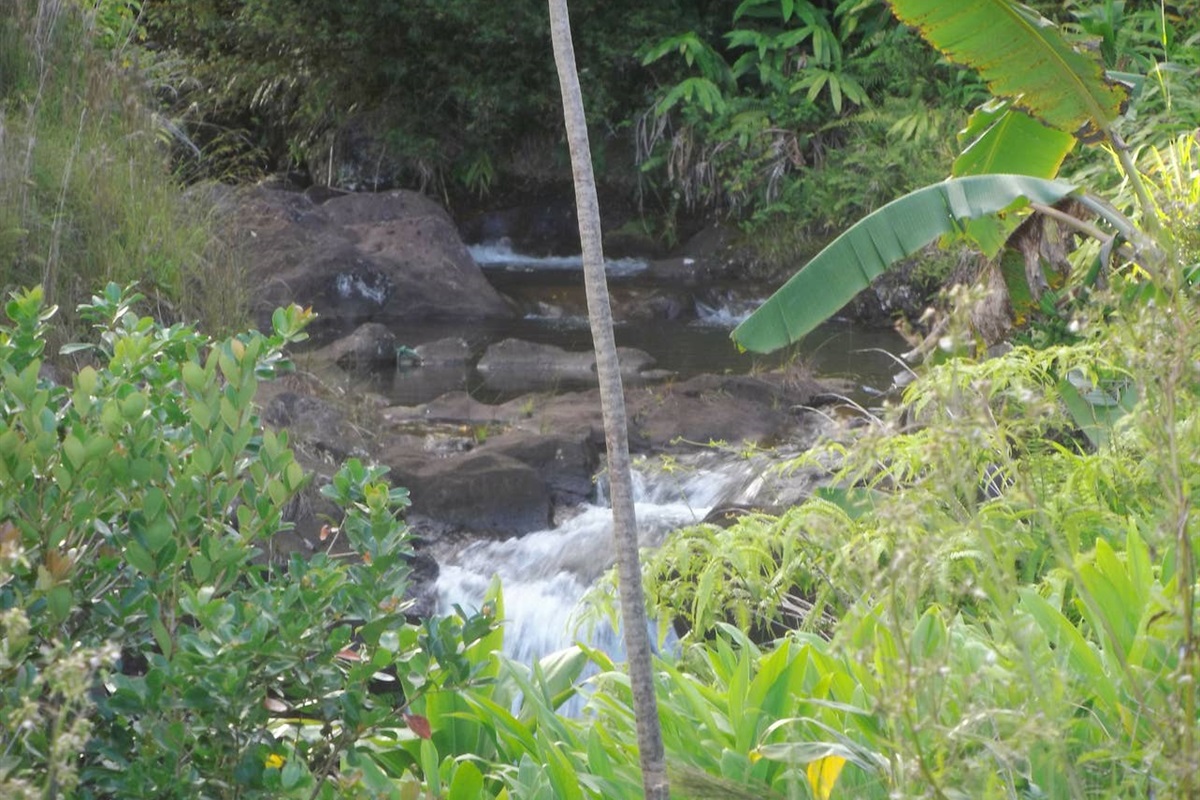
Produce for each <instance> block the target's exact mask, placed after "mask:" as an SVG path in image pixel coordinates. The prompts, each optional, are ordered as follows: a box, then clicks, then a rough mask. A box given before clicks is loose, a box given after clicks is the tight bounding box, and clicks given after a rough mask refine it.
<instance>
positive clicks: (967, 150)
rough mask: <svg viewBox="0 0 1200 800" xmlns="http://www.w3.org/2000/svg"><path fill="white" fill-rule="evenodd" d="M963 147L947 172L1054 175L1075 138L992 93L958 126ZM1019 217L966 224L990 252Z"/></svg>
mask: <svg viewBox="0 0 1200 800" xmlns="http://www.w3.org/2000/svg"><path fill="white" fill-rule="evenodd" d="M958 142H959V145H960V146H962V148H963V151H962V153H961V154H959V156H958V158H956V159H955V160H954V167H953V169H952V170H951V172H950V174H951V175H953V176H954V177H956V178H962V177H965V176H967V175H995V174H1001V173H1006V174H1010V175H1031V176H1033V177H1035V178H1046V179H1050V178H1054V177H1055V176H1057V175H1058V170H1059V168H1060V167H1061V166H1062V162H1063V159H1064V158H1066V157H1067V153H1069V152H1071V148H1073V147H1074V146H1075V137H1074V136H1072V135H1071V134H1069V133H1065V132H1063V131H1060V130H1058V129H1057V128H1051V127H1049V126H1048V125H1045V124H1043V123H1041V122H1039V121H1038V120H1036V119H1034V118H1033V117H1031V116H1029V115H1028V114H1026V113H1024V112H1022V111H1018V110H1017V109H1016V108H1014V107H1013V103H1012V101H1011V100H1003V99H1000V98H995V99H992V100H989V101H988V102H986V103H984V104H983V105H981V106H980V107H979V108H977V109H975V111H974V112H972V114H971V118H970V119H969V120H967V127H966V128H964V129H963V130H961V131H959V134H958ZM1018 222H1019V220H1015V219H1012V220H1001V219H998V218H996V217H983V218H982V219H974V220H971V221H970V222H968V223H967V230H966V235H967V238H968V239H970V240H972V241H974V242H975V243H976V244H977V245H978V246H979V248H980V249H981V250H982V251H983V252H984V254H985V255H987V256H988V257H993V256H995V255H996V254H997V253H999V252H1000V248H1002V247H1003V246H1004V242H1005V241H1007V240H1008V237H1009V236H1010V235H1012V232H1013V231H1014V230H1016V227H1017V224H1018Z"/></svg>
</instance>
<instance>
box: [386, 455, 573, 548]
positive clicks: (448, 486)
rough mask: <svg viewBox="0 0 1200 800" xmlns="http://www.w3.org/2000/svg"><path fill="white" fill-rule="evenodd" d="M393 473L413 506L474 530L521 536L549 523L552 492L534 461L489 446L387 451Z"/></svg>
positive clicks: (395, 480)
mask: <svg viewBox="0 0 1200 800" xmlns="http://www.w3.org/2000/svg"><path fill="white" fill-rule="evenodd" d="M384 463H386V464H388V466H390V467H391V470H392V471H391V475H390V477H391V479H392V481H393V482H395V483H397V484H398V485H401V486H406V487H408V490H409V493H410V495H411V497H412V503H413V505H412V508H413V511H414V512H417V513H419V514H423V515H425V516H428V517H432V518H434V519H437V520H440V521H443V522H447V523H450V524H452V525H457V526H461V527H462V528H464V529H467V530H470V531H473V532H475V533H481V534H490V535H496V536H520V535H522V534H525V533H530V532H531V531H536V530H543V529H545V528H548V527H550V523H551V512H552V508H551V496H550V490H549V488H548V487H547V485H546V482H545V480H544V479H543V478H542V476H541V475H539V474H538V471H537V470H536V469H534V468H533V467H531V466H529V465H528V464H525V463H523V462H521V461H518V460H517V459H515V458H512V457H510V456H506V455H503V454H500V453H491V452H487V451H486V450H480V451H471V452H467V453H463V454H461V455H456V456H451V457H447V458H429V457H426V456H422V455H416V454H412V453H392V452H389V453H385V455H384Z"/></svg>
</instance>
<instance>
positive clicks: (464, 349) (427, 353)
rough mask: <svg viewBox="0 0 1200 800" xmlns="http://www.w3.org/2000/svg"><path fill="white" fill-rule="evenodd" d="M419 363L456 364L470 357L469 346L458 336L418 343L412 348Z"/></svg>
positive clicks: (424, 364)
mask: <svg viewBox="0 0 1200 800" xmlns="http://www.w3.org/2000/svg"><path fill="white" fill-rule="evenodd" d="M413 350H414V351H415V352H416V354H417V358H419V359H420V360H421V364H422V365H423V366H426V367H434V366H441V367H446V366H458V365H461V364H465V363H467V362H468V361H469V360H470V359H471V347H470V345H468V344H467V341H466V340H465V339H463V338H460V337H452V338H449V339H438V340H437V341H435V342H428V343H426V344H419V345H417V346H416V347H414V348H413Z"/></svg>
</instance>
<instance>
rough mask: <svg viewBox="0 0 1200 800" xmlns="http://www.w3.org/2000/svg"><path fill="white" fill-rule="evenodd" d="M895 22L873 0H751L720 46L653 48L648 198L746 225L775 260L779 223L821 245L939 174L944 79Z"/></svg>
mask: <svg viewBox="0 0 1200 800" xmlns="http://www.w3.org/2000/svg"><path fill="white" fill-rule="evenodd" d="M888 19H889V17H888V14H887V13H886V10H885V9H884V8H883V6H882V4H880V3H877V2H873V0H866V2H861V1H857V2H856V1H849V0H848V1H847V2H841V3H836V4H823V3H809V2H795V3H793V2H786V3H779V2H776V1H775V0H746V2H743V3H741V4H740V5H739V6H738V8H737V9H736V11H735V13H734V15H733V20H732V23H733V27H732V30H730V31H729V32H728V33H726V34H725V35H724V36H723V37H720V39H719V38H718V37H716V36H707V37H706V36H704V35H702V33H700V32H697V31H694V30H693V31H691V32H688V33H685V34H681V35H678V36H674V37H670V38H668V39H665V40H663V41H661V42H659V43H658V44H657V45H656V46H654V47H652V48H650V49H648V50H647V51H646V54H645V56H644V62H645V63H646V64H647V65H649V66H650V67H651V68H652V69H653V70H654V71H655V73H656V74H659V75H661V77H660V78H659V80H660V81H661V82H662V84H663V88H662V89H660V90H659V93H658V97H659V100H658V102H657V104H656V105H655V106H654V108H653V109H652V110H651V112H649V114H648V115H647V116H645V117H644V118H643V119H642V120H641V121H640V122H639V142H638V145H639V160H640V161H641V165H642V170H643V173H644V175H645V178H646V186H647V188H648V189H649V190H650V191H651V192H653V193H657V195H658V196H661V197H669V198H670V199H669V200H667V201H666V204H667V205H668V206H672V205H674V206H679V207H687V208H696V207H716V208H722V209H727V210H731V211H733V212H735V213H737V214H738V215H739V216H742V217H745V218H749V221H750V227H751V228H752V229H753V230H754V231H755V232H756V233H763V232H765V233H766V236H767V240H768V241H766V242H764V243H763V247H764V249H765V250H767V251H770V250H771V248H772V246H773V245H772V241H773V240H775V239H778V238H779V233H772V232H771V225H772V223H773V222H774V221H776V220H780V219H782V218H784V217H785V216H787V217H788V220H787V224H788V225H790V226H792V227H795V228H799V229H801V230H810V231H812V232H815V233H816V234H817V235H823V234H824V233H826V232H828V231H829V230H837V229H840V228H841V226H842V224H843V220H844V219H845V217H846V216H847V215H851V214H859V213H863V212H864V211H869V210H871V209H873V208H874V207H875V206H876V205H880V204H882V202H884V200H885V199H886V198H888V197H891V196H894V194H895V193H896V192H898V191H899V192H903V191H907V190H909V189H911V188H913V187H915V186H917V185H920V183H921V180H922V178H923V177H924V176H925V170H926V168H930V167H932V168H933V169H934V172H933V173H932V174H931V175H930V176H931V177H932V175H936V174H938V173H937V172H936V167H934V165H935V164H936V163H937V161H938V153H937V152H936V150H931V149H930V148H929V147H928V145H929V143H930V142H932V141H936V137H931V136H927V135H926V134H927V133H928V132H929V126H930V122H929V120H930V119H934V120H938V119H939V118H940V117H941V116H942V115H941V114H940V113H939V112H938V111H936V110H935V109H934V108H932V104H931V103H930V102H928V101H929V100H931V99H932V98H933V97H934V96H935V94H936V92H938V91H941V90H942V83H941V82H942V78H941V75H942V71H941V70H939V69H937V68H936V66H935V62H934V59H933V58H932V57H931V56H930V54H929V53H928V52H927V51H923V50H922V49H921V48H920V47H919V46H917V43H916V41H915V39H914V38H913V37H912V36H910V35H908V34H907V33H906V32H905V31H904V30H903V29H901V28H898V27H896V26H895V25H889V24H888ZM721 39H723V42H721V43H720V44H718V42H719V41H720V40H721ZM680 57H681V58H680ZM681 68H682V71H681ZM931 77H932V78H933V80H931ZM935 126H936V122H935ZM910 144H915V146H909V145H910ZM881 176H886V177H881ZM881 179H882V180H887V181H888V182H889V186H888V187H883V188H882V189H881V190H880V191H876V190H875V188H874V187H872V186H870V184H871V183H872V182H873V181H876V180H881ZM851 187H852V188H851ZM889 188H890V192H889ZM755 238H756V239H758V238H760V237H759V236H756V237H755ZM781 246H786V245H783V244H781ZM768 258H770V254H769V252H768ZM779 260H783V259H782V258H780V259H779Z"/></svg>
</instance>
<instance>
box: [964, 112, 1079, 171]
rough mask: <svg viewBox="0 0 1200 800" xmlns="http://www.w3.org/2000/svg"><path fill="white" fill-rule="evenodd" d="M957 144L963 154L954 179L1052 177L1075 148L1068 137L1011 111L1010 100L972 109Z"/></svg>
mask: <svg viewBox="0 0 1200 800" xmlns="http://www.w3.org/2000/svg"><path fill="white" fill-rule="evenodd" d="M958 141H959V144H960V145H961V146H962V148H963V151H962V153H960V154H959V156H958V158H956V159H954V169H953V171H952V173H951V174H953V175H954V177H956V178H961V177H964V176H966V175H996V174H1002V173H1003V174H1008V175H1032V176H1033V177H1035V178H1047V179H1049V178H1053V177H1055V176H1056V175H1058V170H1059V168H1060V167H1061V166H1062V162H1063V159H1064V158H1066V157H1067V153H1069V152H1071V148H1072V147H1074V146H1075V138H1074V137H1073V136H1071V135H1070V134H1067V133H1064V132H1063V131H1060V130H1058V129H1056V128H1049V127H1047V126H1045V125H1043V124H1042V123H1041V122H1038V121H1037V120H1036V119H1034V118H1033V117H1031V116H1029V115H1028V114H1025V113H1023V112H1021V111H1018V110H1017V109H1015V108H1013V104H1012V102H1011V101H1008V100H999V99H996V100H990V101H988V102H987V103H984V104H983V105H982V106H980V107H979V108H977V109H975V111H974V112H973V113H972V114H971V118H970V119H969V120H967V127H966V128H964V129H963V130H962V131H960V132H959V134H958Z"/></svg>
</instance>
